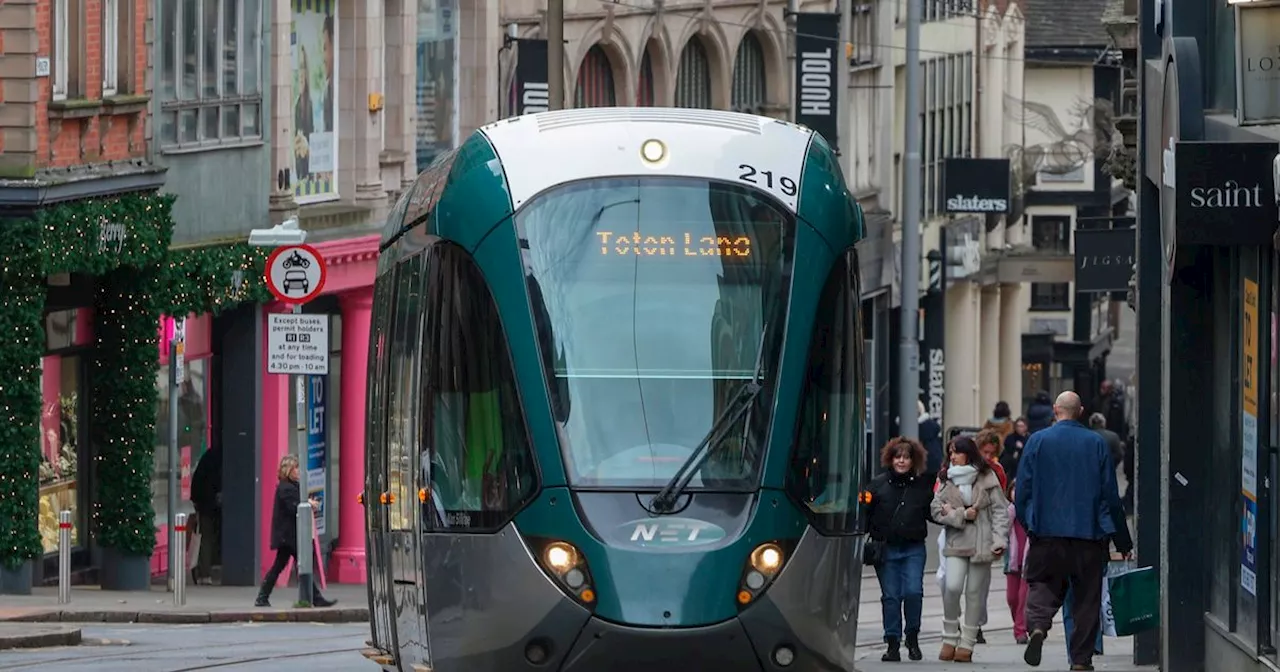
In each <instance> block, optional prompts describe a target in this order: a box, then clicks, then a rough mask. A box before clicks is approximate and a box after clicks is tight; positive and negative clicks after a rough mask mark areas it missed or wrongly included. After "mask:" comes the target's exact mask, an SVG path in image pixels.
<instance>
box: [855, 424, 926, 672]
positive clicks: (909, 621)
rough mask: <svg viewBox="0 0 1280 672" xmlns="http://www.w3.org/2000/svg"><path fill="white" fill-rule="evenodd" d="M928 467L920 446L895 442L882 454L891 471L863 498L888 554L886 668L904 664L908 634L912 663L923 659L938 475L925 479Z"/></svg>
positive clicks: (883, 598) (884, 573) (883, 579)
mask: <svg viewBox="0 0 1280 672" xmlns="http://www.w3.org/2000/svg"><path fill="white" fill-rule="evenodd" d="M926 462H927V457H926V456H925V449H924V446H921V445H920V443H919V442H918V441H913V440H912V439H908V438H905V437H897V438H894V439H890V440H889V442H888V443H886V444H885V446H884V448H883V449H881V451H880V464H881V465H882V466H884V467H887V468H888V469H887V470H886V471H885V472H884V473H882V474H880V475H879V476H877V477H876V478H875V479H873V480H872V481H871V483H870V484H869V485H868V486H867V493H866V495H867V496H864V497H863V501H865V502H867V504H866V507H867V511H866V513H867V533H868V536H870V537H871V539H872V540H874V541H876V542H879V544H880V545H881V547H882V549H883V550H882V551H881V554H880V556H881V557H880V558H878V561H877V562H876V564H875V568H876V578H878V579H879V580H880V608H881V611H882V614H883V617H884V641H885V643H887V644H888V645H889V646H888V650H887V651H886V652H885V654H884V656H882V657H881V660H883V661H886V662H889V661H899V660H902V654H900V653H899V652H898V647H899V644H900V643H901V642H902V641H903V638H902V636H903V635H904V634H905V635H906V646H907V655H908V657H910V658H911V660H920V659H921V658H922V657H923V654H922V653H921V651H920V643H919V641H918V638H919V635H920V617H921V612H922V610H923V606H924V562H925V558H926V556H927V553H926V551H925V539H926V538H927V537H928V536H929V525H928V523H929V522H930V521H931V520H932V515H931V514H930V512H929V504H930V503H931V502H932V501H933V474H929V475H928V476H925V475H924V473H925V467H926V466H927V465H926ZM904 616H905V618H904ZM904 620H905V621H906V622H905V624H904V623H903V621H904ZM904 625H905V628H904Z"/></svg>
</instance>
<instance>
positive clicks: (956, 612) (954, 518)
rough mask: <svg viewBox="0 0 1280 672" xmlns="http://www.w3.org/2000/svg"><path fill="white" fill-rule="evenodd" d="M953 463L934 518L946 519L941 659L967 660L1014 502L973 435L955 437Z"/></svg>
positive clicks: (1005, 539) (935, 501)
mask: <svg viewBox="0 0 1280 672" xmlns="http://www.w3.org/2000/svg"><path fill="white" fill-rule="evenodd" d="M951 465H952V466H951V467H950V468H949V469H948V470H947V472H946V484H945V485H943V486H942V488H941V489H939V490H938V492H937V493H936V494H934V496H933V504H932V506H931V509H932V512H933V519H934V520H936V521H938V522H940V523H942V524H944V525H946V527H945V532H944V534H945V535H946V541H945V544H944V546H943V551H942V554H943V562H944V563H945V566H946V571H945V575H944V583H945V589H944V590H943V593H942V650H941V651H940V652H939V653H938V659H939V660H944V661H950V660H954V661H956V662H960V663H967V662H972V661H973V647H974V645H975V644H976V643H977V637H978V625H979V620H980V619H981V617H982V614H983V612H984V610H985V603H986V596H987V593H988V591H989V590H990V587H991V565H992V563H993V562H994V561H995V560H996V558H998V557H1000V555H1001V554H1003V553H1004V549H1005V546H1006V545H1007V543H1008V538H1009V517H1008V505H1009V504H1008V501H1007V500H1006V499H1005V496H1004V491H1003V490H1002V489H1001V487H1000V480H999V479H998V478H997V477H996V474H995V471H994V470H993V469H992V468H991V465H990V464H989V463H988V462H987V461H986V460H985V459H983V457H982V455H981V454H980V453H979V452H978V446H977V444H975V443H974V442H973V439H971V438H969V437H967V436H962V437H957V438H956V439H955V440H954V441H953V442H952V447H951ZM961 598H963V600H964V605H963V607H964V608H963V610H962V609H961ZM962 611H963V617H964V622H963V623H961V622H960V618H961V613H962Z"/></svg>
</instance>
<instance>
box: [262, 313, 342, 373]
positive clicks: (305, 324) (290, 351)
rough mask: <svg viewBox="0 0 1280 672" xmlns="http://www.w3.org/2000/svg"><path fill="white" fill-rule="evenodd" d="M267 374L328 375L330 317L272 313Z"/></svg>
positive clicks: (268, 339) (268, 333)
mask: <svg viewBox="0 0 1280 672" xmlns="http://www.w3.org/2000/svg"><path fill="white" fill-rule="evenodd" d="M270 318H271V321H270V329H268V331H267V373H301V374H307V375H313V376H318V375H325V374H327V373H329V316H328V315H300V314H272V315H270Z"/></svg>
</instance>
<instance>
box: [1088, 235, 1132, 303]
mask: <svg viewBox="0 0 1280 672" xmlns="http://www.w3.org/2000/svg"><path fill="white" fill-rule="evenodd" d="M1075 236H1076V278H1075V280H1076V291H1077V292H1123V291H1125V290H1127V289H1128V288H1129V276H1130V275H1132V273H1133V268H1134V266H1133V263H1134V257H1135V255H1136V253H1137V243H1138V241H1137V239H1136V237H1135V236H1136V232H1135V231H1134V230H1133V229H1094V230H1089V229H1081V230H1079V231H1076V234H1075Z"/></svg>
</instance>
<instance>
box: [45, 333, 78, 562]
mask: <svg viewBox="0 0 1280 672" xmlns="http://www.w3.org/2000/svg"><path fill="white" fill-rule="evenodd" d="M67 312H72V311H67ZM40 368H41V376H40V390H41V397H42V399H43V404H42V407H41V411H40V468H39V478H40V518H39V531H40V540H41V543H42V545H43V547H44V552H45V553H56V552H57V551H58V514H59V512H62V511H70V512H71V520H72V528H71V545H72V546H77V545H79V544H80V543H81V541H82V539H81V537H80V531H81V529H82V527H83V525H84V521H83V520H82V516H81V515H80V507H79V483H80V458H81V455H80V439H81V437H82V435H83V419H84V408H85V407H84V404H83V400H82V399H81V394H80V391H81V389H82V388H83V386H84V368H83V360H82V359H81V358H80V357H79V356H76V355H61V356H59V355H53V356H49V357H45V358H43V360H42V361H41V367H40Z"/></svg>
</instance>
